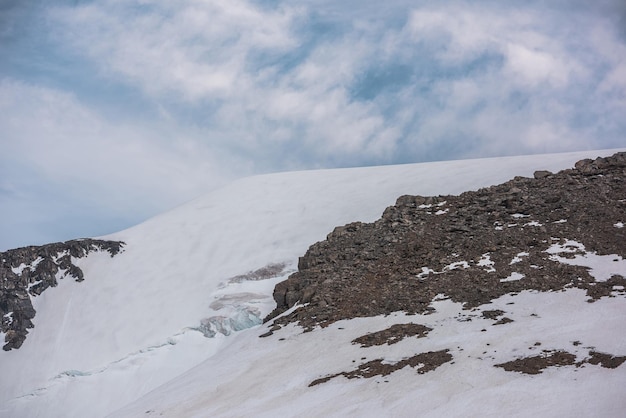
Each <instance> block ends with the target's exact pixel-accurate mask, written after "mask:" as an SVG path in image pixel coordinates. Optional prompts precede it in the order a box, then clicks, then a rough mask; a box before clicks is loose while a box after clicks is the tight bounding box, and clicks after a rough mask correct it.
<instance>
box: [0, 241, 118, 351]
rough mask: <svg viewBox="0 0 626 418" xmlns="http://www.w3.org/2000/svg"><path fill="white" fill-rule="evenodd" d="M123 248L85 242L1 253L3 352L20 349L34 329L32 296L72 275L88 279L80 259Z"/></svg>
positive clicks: (63, 243)
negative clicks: (79, 265) (78, 261)
mask: <svg viewBox="0 0 626 418" xmlns="http://www.w3.org/2000/svg"><path fill="white" fill-rule="evenodd" d="M123 246H124V243H123V242H119V241H102V240H93V239H81V240H71V241H66V242H57V243H53V244H46V245H42V246H30V247H24V248H17V249H14V250H9V251H5V252H0V316H1V318H2V322H1V325H0V330H1V331H2V332H3V333H4V334H5V337H4V338H5V341H4V342H5V344H4V346H3V347H2V349H3V350H5V351H9V350H11V349H14V348H20V346H21V345H22V343H23V342H24V340H25V339H26V335H27V334H28V329H29V328H33V327H34V325H33V322H32V319H33V318H34V317H35V313H36V312H35V309H34V308H33V304H32V301H31V298H32V297H36V296H38V295H40V294H41V293H42V292H43V291H45V290H46V289H48V288H49V287H55V286H56V285H57V283H58V280H59V279H63V278H65V277H68V276H69V277H72V278H74V279H75V280H76V281H77V282H82V281H83V280H85V277H84V274H83V271H82V270H81V269H80V267H78V266H77V265H76V260H77V259H80V258H83V257H85V256H87V255H88V254H89V253H92V252H96V251H107V252H108V253H109V254H111V257H113V256H115V255H116V254H118V253H119V252H120V251H122V247H123Z"/></svg>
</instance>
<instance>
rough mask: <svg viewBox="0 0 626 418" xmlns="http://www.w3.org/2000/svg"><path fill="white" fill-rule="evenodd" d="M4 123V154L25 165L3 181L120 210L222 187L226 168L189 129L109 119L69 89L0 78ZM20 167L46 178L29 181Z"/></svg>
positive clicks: (130, 211) (142, 209)
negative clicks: (173, 132)
mask: <svg viewBox="0 0 626 418" xmlns="http://www.w3.org/2000/svg"><path fill="white" fill-rule="evenodd" d="M0 125H1V126H3V133H2V135H1V136H0V144H1V145H2V149H3V155H2V157H1V158H2V160H4V161H6V162H8V161H10V162H11V165H12V166H13V167H16V166H17V167H21V170H20V169H17V170H16V169H13V170H12V171H8V170H7V171H6V172H5V170H2V171H3V172H4V173H3V178H4V181H6V182H11V183H21V186H23V187H26V188H27V189H28V190H26V192H28V193H32V194H34V195H36V194H37V193H40V192H41V191H42V190H44V191H45V194H46V195H48V194H50V191H51V190H55V191H54V193H53V194H58V195H59V197H61V198H63V197H64V198H67V199H75V200H76V201H78V202H82V203H81V204H84V205H94V206H100V207H101V209H106V210H110V211H111V212H112V213H118V216H135V217H136V216H142V217H145V216H147V215H148V214H151V213H155V212H158V211H161V210H164V209H165V208H167V207H168V206H169V205H171V204H172V202H180V201H183V200H187V199H191V198H193V197H195V196H197V195H198V194H199V193H202V192H203V191H205V190H207V189H208V188H210V187H212V186H213V187H214V186H216V185H217V184H219V183H220V182H222V181H223V180H224V179H223V178H222V177H220V175H219V174H218V173H220V172H221V173H225V172H226V170H225V169H224V167H219V168H218V167H217V166H216V165H215V164H214V163H213V162H212V161H213V156H212V155H210V154H207V153H206V151H205V150H202V149H198V147H197V146H195V141H193V140H191V139H190V138H185V137H184V134H183V135H181V137H178V138H177V137H170V136H169V135H168V133H167V132H162V131H161V132H160V130H159V123H158V121H157V122H155V127H154V128H150V127H146V126H141V125H134V126H129V125H126V124H125V123H120V122H119V121H115V120H107V119H104V118H103V117H101V116H99V115H98V114H97V113H95V112H94V111H93V110H92V109H90V108H88V107H87V106H85V105H84V104H82V103H80V102H79V101H78V100H77V99H76V98H75V97H74V96H73V95H71V94H68V93H66V92H62V91H58V90H55V89H51V88H44V87H37V86H32V85H28V84H25V83H22V82H17V81H14V80H10V79H4V80H2V81H0ZM16 157H18V158H17V159H16ZM3 165H4V166H6V165H7V163H3ZM22 170H23V171H24V172H32V171H34V172H35V173H36V175H37V176H38V182H40V183H39V184H37V183H36V182H33V180H32V179H31V180H30V181H29V183H28V184H23V181H22V179H21V178H20V171H22ZM189 179H194V180H193V181H189ZM168 202H169V203H168ZM42 205H45V202H42ZM164 205H166V206H164Z"/></svg>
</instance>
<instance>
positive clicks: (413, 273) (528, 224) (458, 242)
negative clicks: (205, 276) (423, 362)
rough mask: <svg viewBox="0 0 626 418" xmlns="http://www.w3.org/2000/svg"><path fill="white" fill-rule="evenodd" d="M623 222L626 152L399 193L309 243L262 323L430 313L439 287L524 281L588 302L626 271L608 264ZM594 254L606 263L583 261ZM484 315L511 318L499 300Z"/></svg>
mask: <svg viewBox="0 0 626 418" xmlns="http://www.w3.org/2000/svg"><path fill="white" fill-rule="evenodd" d="M624 223H626V153H618V154H615V155H613V156H611V157H607V158H597V159H596V160H582V161H579V162H578V163H577V164H576V165H575V168H573V169H568V170H564V171H561V172H559V173H556V174H553V173H550V172H547V171H537V172H535V175H534V178H522V177H516V178H514V179H513V180H511V181H508V182H506V183H503V184H500V185H497V186H492V187H488V188H484V189H480V190H477V191H472V192H466V193H463V194H461V195H459V196H433V197H423V196H402V197H400V198H399V199H398V200H397V202H396V204H395V205H394V206H391V207H389V208H387V210H385V212H384V214H383V216H382V218H381V219H379V220H378V221H376V222H374V223H358V222H357V223H352V224H348V225H346V226H342V227H337V228H336V229H335V230H334V231H333V232H332V233H330V234H329V235H328V237H327V239H326V240H325V241H322V242H318V243H316V244H314V245H313V246H311V247H310V249H309V250H308V251H307V252H306V254H305V255H304V256H303V257H301V258H300V261H299V266H298V267H299V271H298V272H296V273H294V274H292V275H291V276H290V277H289V278H288V280H286V281H284V282H281V283H279V284H278V285H277V286H276V288H275V290H274V299H275V300H276V303H277V308H276V309H275V310H274V312H272V314H270V315H269V316H268V317H267V318H266V322H267V321H271V320H272V319H273V323H272V325H273V327H272V328H271V331H270V332H269V333H267V334H266V335H268V334H271V332H273V331H276V330H278V329H280V328H281V327H283V326H284V325H286V324H288V323H294V322H295V323H298V324H299V325H301V326H302V327H304V328H305V329H306V330H311V329H313V328H315V327H317V326H322V327H326V326H328V325H330V324H332V323H334V322H336V321H338V320H342V319H348V318H354V317H371V316H376V315H381V314H390V313H392V312H397V311H404V312H408V313H428V312H429V310H432V306H431V303H432V302H433V301H434V300H438V299H451V300H452V301H454V302H460V303H463V304H464V305H463V306H464V308H465V309H468V310H471V309H473V308H477V307H480V306H481V305H483V304H487V303H489V302H490V301H492V300H494V299H495V298H498V297H500V296H502V295H505V294H517V293H519V292H521V291H523V290H535V291H540V292H546V291H559V290H562V289H566V288H572V287H576V288H580V289H584V290H585V291H586V293H587V295H588V301H589V302H594V301H595V300H597V299H599V298H603V297H614V296H616V295H620V294H621V295H623V294H624V289H625V288H626V278H624V277H623V276H621V275H618V274H613V273H612V272H613V271H617V268H613V269H612V266H615V267H618V266H621V265H622V264H623V263H624V262H625V261H624V259H623V257H626V229H624ZM591 258H593V259H597V260H598V262H599V264H600V265H601V266H602V268H601V269H599V270H597V271H594V270H592V269H589V268H587V267H583V265H585V263H582V262H581V260H583V259H584V260H586V261H588V260H589V259H591ZM296 304H299V307H298V309H295V310H293V311H292V312H290V313H288V314H284V315H282V316H280V317H278V318H276V316H278V315H280V314H283V313H285V312H286V311H287V310H288V309H289V308H292V307H294V306H295V305H296ZM482 315H483V316H484V317H485V318H491V319H494V321H497V322H496V324H505V323H507V322H509V321H511V320H510V319H509V318H507V317H506V312H504V311H484V312H482ZM397 337H398V338H402V335H401V334H398V336H397ZM381 338H384V339H389V338H390V335H384V337H381ZM544 357H545V356H544ZM566 360H567V359H566ZM570 360H571V359H570ZM622 361H623V360H622Z"/></svg>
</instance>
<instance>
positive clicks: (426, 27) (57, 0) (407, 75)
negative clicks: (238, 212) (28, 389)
mask: <svg viewBox="0 0 626 418" xmlns="http://www.w3.org/2000/svg"><path fill="white" fill-rule="evenodd" d="M624 115H626V3H624V2H623V1H622V0H598V1H594V2H588V1H579V0H569V1H563V0H553V1H546V0H530V1H526V2H515V3H513V2H501V1H495V0H493V1H490V0H482V1H440V2H428V1H406V0H388V1H386V2H383V3H381V2H373V1H370V2H364V1H353V0H345V1H341V2H337V1H328V0H291V1H279V0H255V1H250V0H181V1H177V2H171V1H165V0H154V1H148V0H102V1H80V0H73V1H70V0H46V1H44V0H27V1H19V0H4V1H2V2H0V251H1V250H5V249H9V248H15V247H19V246H24V245H31V244H43V243H46V242H53V241H60V240H67V239H71V238H78V237H85V236H97V235H104V234H108V233H112V232H116V231H118V230H121V229H124V228H126V227H129V226H132V225H135V224H137V223H139V222H141V221H143V220H145V219H146V218H149V217H150V216H153V215H155V214H158V213H160V212H163V211H165V210H167V209H170V208H173V207H175V206H177V205H180V204H182V203H184V202H186V201H189V200H191V199H193V198H196V197H198V196H201V195H203V194H205V193H207V192H209V191H211V190H213V189H215V188H217V187H220V186H222V185H225V184H227V183H228V182H229V181H232V180H233V179H236V178H240V177H244V176H248V175H254V174H260V173H269V172H279V171H288V170H302V169H317V168H335V167H354V166H369V165H385V164H400V163H412V162H423V161H435V160H451V159H463V158H475V157H493V156H505V155H522V154H538V153H551V152H564V151H580V150H590V149H607V148H623V147H626V117H624ZM250 204H251V205H253V204H254V202H250Z"/></svg>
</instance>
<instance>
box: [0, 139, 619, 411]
mask: <svg viewBox="0 0 626 418" xmlns="http://www.w3.org/2000/svg"><path fill="white" fill-rule="evenodd" d="M614 152H615V150H606V151H593V152H579V153H568V154H554V155H541V156H524V157H508V158H495V159H482V160H466V161H450V162H438V163H425V164H410V165H401V166H385V167H368V168H356V169H341V170H319V171H306V172H293V173H280V174H272V175H264V176H257V177H251V178H247V179H242V180H239V181H237V182H234V183H233V184H231V185H229V186H228V187H225V188H222V189H220V190H217V191H215V192H213V193H210V194H209V195H206V196H204V197H201V198H199V199H197V200H195V201H192V202H190V203H188V204H186V205H184V206H181V207H179V208H177V209H175V210H173V211H171V212H168V213H165V214H163V215H160V216H157V217H155V218H153V219H150V220H148V221H146V222H145V223H143V224H140V225H138V226H136V227H134V228H130V229H128V230H125V231H122V232H119V233H116V234H112V235H110V236H107V237H101V238H100V239H101V240H104V241H114V242H123V245H121V250H120V251H119V252H116V254H115V255H114V256H112V254H111V252H110V251H106V249H100V250H99V249H98V248H94V249H93V251H85V252H83V253H80V254H71V253H70V252H64V251H65V250H63V249H59V252H58V253H54V254H50V260H51V261H50V263H52V264H54V263H58V264H59V265H60V264H61V260H62V259H63V260H69V261H67V262H66V264H64V266H65V267H66V268H60V267H59V268H57V270H54V271H56V273H55V275H54V277H52V278H50V280H49V282H50V283H53V284H52V285H50V287H47V288H46V289H45V291H41V292H39V293H38V292H35V291H32V290H31V289H37V287H35V286H36V285H39V283H38V282H37V283H30V282H29V283H27V284H26V285H27V286H28V294H25V295H26V297H28V298H29V301H30V302H31V303H32V307H33V308H34V310H35V311H36V313H34V314H33V315H32V318H31V320H32V323H33V324H34V327H33V328H30V329H28V334H27V335H26V336H25V339H24V340H23V342H22V343H21V346H19V348H14V349H11V350H9V351H2V352H0V370H2V379H1V380H0V416H7V417H39V416H40V417H85V416H94V417H98V416H108V415H111V416H116V417H134V416H170V417H180V416H198V417H204V416H207V417H209V416H211V417H214V416H277V415H279V414H280V415H286V416H328V415H331V416H344V415H352V416H415V415H420V416H503V415H510V416H536V415H540V416H571V415H577V416H621V415H622V413H623V410H624V408H625V407H626V401H625V400H624V397H623V386H624V384H625V383H626V372H625V368H626V366H623V365H621V363H620V361H623V360H622V358H623V356H625V355H626V337H624V334H623V323H624V319H626V316H625V315H626V305H625V303H626V301H625V300H624V299H625V293H624V286H622V285H620V284H619V283H618V282H615V283H614V282H612V281H611V280H620V277H621V280H624V279H623V278H624V277H625V276H626V262H624V260H623V258H622V257H624V256H626V246H625V245H623V242H622V245H621V247H620V244H619V242H618V244H617V250H616V251H614V252H602V251H598V250H597V249H595V248H591V246H590V245H591V244H589V243H588V242H579V241H575V240H574V238H575V237H568V236H555V237H548V238H554V241H550V242H546V243H544V244H545V245H544V246H545V247H546V248H543V247H541V245H539V244H536V246H537V251H538V253H542V254H543V253H545V257H544V259H545V260H547V261H550V262H551V263H554V264H555V265H567V266H569V267H572V264H575V265H577V267H572V268H577V269H580V270H577V272H578V271H579V272H580V273H579V274H580V277H587V276H589V275H590V274H591V273H589V272H592V273H593V279H589V280H588V282H589V283H588V284H589V285H588V286H587V287H588V288H592V287H594V286H596V287H598V288H603V289H608V290H607V292H605V293H606V294H605V293H602V295H601V297H598V298H595V299H593V300H594V301H593V303H589V302H588V300H589V299H590V297H589V290H588V289H583V288H582V287H581V286H563V287H562V288H560V289H559V290H558V291H555V290H554V289H543V290H542V289H541V288H539V287H540V286H536V288H519V289H517V288H515V291H511V292H504V293H502V294H498V295H491V296H492V297H490V298H489V300H488V301H486V302H485V301H480V303H479V304H478V305H476V306H472V307H470V306H468V305H467V304H466V303H463V301H460V300H456V299H455V298H454V297H450V295H446V294H434V295H432V297H430V296H429V298H428V300H427V301H426V300H425V301H423V303H424V306H425V307H427V308H428V309H426V310H423V311H421V310H418V309H415V310H413V311H411V312H409V311H406V310H398V311H394V310H393V309H392V311H393V312H391V313H382V314H381V313H380V312H374V311H372V312H374V316H368V315H363V314H359V315H353V316H347V317H341V318H340V317H337V318H335V319H333V321H326V322H324V321H322V320H321V319H320V318H317V319H315V318H314V321H313V322H311V326H310V327H308V328H307V327H305V326H304V327H303V324H302V322H298V321H297V320H291V319H289V318H296V319H302V316H300V317H298V315H300V312H307V311H310V309H312V308H310V306H313V305H314V304H311V303H309V304H308V305H307V304H306V303H308V302H306V303H305V304H303V303H302V301H303V300H306V298H304V297H303V294H302V295H299V296H297V297H296V298H295V299H296V300H293V301H292V303H290V304H288V306H285V309H286V310H285V309H283V310H284V312H282V311H281V312H279V313H280V314H281V316H279V317H276V318H274V319H273V320H272V321H269V322H267V323H266V324H261V322H262V320H263V318H265V317H267V316H268V315H269V314H270V312H272V311H273V310H274V308H276V302H275V300H274V298H275V297H276V294H275V287H276V285H277V284H278V283H281V282H283V281H285V280H286V279H287V277H289V276H290V274H292V273H294V272H296V271H297V270H298V261H299V258H300V257H303V256H304V255H305V253H306V252H307V249H309V247H310V246H311V245H312V244H314V243H316V242H320V241H323V240H325V239H326V238H327V236H328V235H329V233H331V231H333V230H334V231H335V232H333V233H332V234H330V236H328V238H329V240H331V239H332V237H333V236H336V235H341V232H342V230H341V229H339V230H337V229H335V227H337V226H342V225H345V224H349V223H354V222H373V221H375V220H376V219H378V218H379V217H381V215H382V214H383V212H384V211H385V209H386V208H387V207H389V206H391V205H393V204H394V202H396V199H397V198H398V197H399V196H402V195H421V196H438V195H456V194H459V193H462V192H466V191H468V190H476V189H478V188H481V187H487V186H492V185H496V184H499V183H503V182H505V181H507V180H510V179H512V178H514V177H515V176H526V177H533V173H534V172H535V171H536V170H550V171H551V172H556V171H558V170H562V169H566V168H570V167H572V166H573V165H574V163H576V161H578V160H581V159H583V158H595V157H597V156H609V155H611V154H613V153H614ZM592 174H593V173H592ZM549 176H550V174H549V173H547V174H546V173H545V172H540V173H537V176H536V177H549ZM593 176H595V177H597V178H600V177H601V176H602V174H598V173H596V174H593ZM611 199H612V200H611V201H615V202H617V201H621V202H624V201H626V200H625V199H626V196H612V197H611ZM620 199H621V200H620ZM448 200H450V199H448ZM442 202H444V203H443V204H442ZM446 202H447V201H446V200H444V199H439V198H435V199H434V200H433V199H431V200H429V201H428V202H427V201H425V200H424V201H419V202H417V201H414V204H413V206H414V208H413V209H414V211H417V210H418V209H419V210H421V211H422V212H424V213H426V215H424V216H430V217H440V218H442V217H446V216H448V215H447V214H448V213H449V212H450V210H451V208H452V206H451V205H450V204H448V203H446ZM446 204H448V205H449V207H448V206H446ZM504 204H506V202H504ZM459 207H460V206H459ZM619 208H621V209H619ZM619 208H618V209H617V213H619V210H621V211H622V212H621V213H622V218H619V219H617V218H616V219H609V218H608V217H606V219H605V221H606V222H610V227H611V228H612V229H610V231H615V234H623V232H622V231H623V229H622V228H623V225H624V223H625V222H626V211H625V210H624V207H623V206H620V207H619ZM457 209H458V208H457ZM566 209H567V208H566V207H565V210H566ZM511 210H513V209H511ZM507 213H508V212H507ZM607 213H609V212H607ZM610 213H611V214H614V213H616V212H615V211H612V212H610ZM385 214H386V215H385V216H391V215H390V212H389V211H386V212H385ZM579 214H580V211H578V212H577V213H570V214H569V215H568V216H567V217H561V216H560V215H559V219H555V220H550V222H551V225H552V223H554V228H556V227H557V226H558V225H559V223H567V222H568V220H569V222H571V223H572V224H571V225H568V228H569V227H572V228H574V229H572V230H571V231H574V230H575V229H576V228H578V230H580V229H581V228H582V229H583V230H584V228H585V225H584V224H582V223H581V224H580V225H574V224H573V222H574V220H576V222H583V221H584V217H582V218H581V217H580V216H578V215H579ZM513 215H515V216H513ZM420 216H422V215H420ZM531 216H532V214H529V213H521V212H520V213H517V212H513V213H512V215H511V217H510V218H508V221H507V222H506V223H502V222H501V223H498V224H491V225H490V226H491V227H492V229H494V230H496V228H501V229H502V230H504V229H505V228H506V230H507V231H508V230H511V231H514V229H511V228H527V229H531V228H535V227H536V228H541V225H540V224H541V223H544V222H545V221H546V219H535V218H532V217H531ZM555 216H556V215H555ZM611 216H613V215H611ZM442 219H443V218H442ZM581 219H582V220H581ZM533 222H535V223H536V224H533ZM606 222H605V223H606ZM400 223H401V222H399V221H398V224H400ZM510 225H513V226H510ZM519 230H520V229H518V230H517V231H519ZM550 231H553V229H550V230H547V229H546V233H548V232H550ZM567 231H570V230H569V229H568V230H567ZM512 234H513V235H515V233H514V232H513V233H512ZM328 242H331V241H328ZM471 242H472V241H470V244H468V245H470V246H471ZM476 242H478V241H476ZM319 245H322V246H324V245H325V244H323V243H321V244H319ZM585 245H587V246H589V248H586V247H585ZM476 247H479V245H478V244H476ZM539 247H541V248H539ZM59 248H60V247H59ZM90 248H91V247H90ZM611 249H612V250H614V249H615V248H613V247H612V248H611ZM476 250H477V251H479V250H480V256H479V257H477V258H475V259H461V258H459V259H458V260H452V261H451V260H441V262H440V263H439V264H440V265H438V266H435V265H434V264H432V265H431V264H428V265H421V264H420V265H417V264H416V265H415V266H413V267H414V268H415V269H416V274H415V277H416V278H418V279H420V280H421V279H425V280H428V278H429V277H435V276H436V275H437V274H438V273H443V272H444V271H453V272H456V271H458V272H466V273H467V272H469V271H474V270H476V271H478V270H480V272H481V273H480V274H483V275H485V276H486V277H491V276H489V275H492V276H493V275H496V276H493V277H495V279H494V281H495V282H498V283H502V284H503V285H506V286H512V289H513V288H514V287H515V286H516V285H517V283H518V282H523V280H522V279H523V277H520V276H524V277H526V276H529V273H528V272H529V271H532V270H530V269H532V268H533V267H532V266H533V265H535V266H536V267H538V268H537V270H539V267H541V266H539V265H538V264H533V263H534V262H530V261H529V260H530V258H531V253H532V254H535V253H534V252H533V251H526V250H523V251H522V250H520V251H518V252H516V253H515V254H513V255H512V256H511V257H509V258H510V260H508V261H507V263H503V262H500V261H498V263H496V260H497V259H498V256H499V255H501V254H500V252H499V247H498V245H494V247H493V248H492V249H491V250H490V251H491V253H488V252H483V251H482V249H481V248H476ZM51 251H52V250H51ZM68 251H69V250H68ZM334 251H335V253H336V252H339V253H341V251H338V250H336V249H335V250H334ZM441 251H444V254H445V256H446V257H447V256H450V257H454V254H457V253H458V252H456V250H454V251H449V252H448V253H446V252H445V251H446V249H445V248H443V249H441ZM430 253H431V255H432V251H430ZM68 255H69V257H68ZM457 255H458V254H457ZM508 256H509V255H508V254H507V257H508ZM607 256H610V257H609V258H607ZM63 257H65V258H63ZM338 257H339V255H338ZM501 257H504V255H501ZM533 257H534V255H533ZM44 258H45V257H38V258H35V259H33V260H32V261H31V262H30V263H22V264H20V265H8V264H7V266H6V269H7V271H8V270H10V271H11V274H13V275H16V276H19V277H22V276H23V275H24V274H25V272H26V275H25V276H23V277H24V278H23V279H22V281H28V280H29V279H28V277H27V276H29V275H30V276H33V277H34V276H35V275H36V271H37V267H38V265H39V264H41V263H43V261H42V260H43V259H44ZM339 258H341V257H339ZM344 259H345V257H344ZM70 261H71V263H70V264H71V265H72V266H74V269H73V270H72V271H74V272H77V271H80V280H81V281H80V282H78V281H77V280H74V279H73V278H78V273H76V275H68V272H69V271H70V270H69V268H70V264H67V263H69V262H70ZM509 261H510V263H511V264H510V265H511V266H515V265H519V266H521V265H526V270H524V274H522V273H520V272H521V271H522V270H521V267H520V269H517V266H515V268H513V267H510V268H509V267H507V268H504V267H503V266H504V265H505V264H506V265H509ZM547 261H546V262H547ZM2 262H3V263H8V261H6V260H4V259H3V260H2ZM361 264H362V263H359V265H361ZM466 266H467V267H466ZM300 267H309V266H302V265H301V266H300ZM587 267H590V268H591V270H589V269H588V268H587ZM76 269H78V270H76ZM402 269H403V270H406V266H402ZM468 269H469V270H468ZM472 269H474V270H472ZM498 269H499V271H500V272H498ZM300 270H302V268H301V269H300ZM491 270H493V271H491ZM509 270H511V271H509ZM505 271H506V274H505ZM331 273H332V274H335V272H334V271H332V272H331V270H330V269H320V270H319V271H318V272H317V274H318V276H319V275H320V274H322V275H324V274H327V275H329V276H330V275H331ZM422 273H423V276H420V274H422ZM513 273H517V275H515V274H513ZM596 273H597V275H596ZM7 274H9V273H7ZM298 274H301V273H298ZM455 274H456V273H455ZM459 274H460V273H459ZM500 276H502V277H500ZM292 277H297V275H294V276H292ZM442 277H443V276H442ZM538 277H541V276H540V275H537V278H533V277H527V279H528V280H531V279H532V280H535V281H536V280H539V279H538ZM31 278H32V277H31ZM290 281H293V279H290ZM55 282H56V283H58V285H56V286H55V285H54V283H55ZM285 283H289V282H285ZM591 283H597V284H595V285H594V284H591ZM604 283H607V284H604ZM609 285H610V287H609V288H607V286H609ZM281 286H285V285H283V284H281ZM459 286H463V282H462V281H459ZM301 287H302V289H305V287H304V286H301ZM358 287H359V285H356V286H355V289H354V292H355V293H357V292H358V290H359V289H358ZM276 288H277V289H280V286H279V287H276ZM433 289H434V288H433ZM292 290H293V289H292ZM487 290H488V289H487ZM546 290H548V291H546ZM371 293H373V294H372V295H371V298H372V299H375V298H376V297H377V296H376V294H375V292H372V291H369V293H368V294H371ZM292 294H296V295H297V292H296V293H292ZM285 295H286V294H285ZM285 295H283V296H285ZM342 295H343V293H342ZM285 297H286V296H285ZM342 297H343V296H342ZM397 299H398V300H400V299H401V295H399V294H397ZM298 302H299V303H298ZM316 303H317V302H316ZM3 309H4V308H3ZM7 310H8V309H7ZM311 312H312V311H311ZM317 315H319V313H318V314H317ZM16 317H17V316H16V314H14V313H11V312H7V313H6V314H4V318H3V324H11V323H12V321H15V320H16V319H15V318H16ZM315 321H317V322H315ZM7 326H8V325H7ZM3 329H8V328H7V327H5V328H3ZM305 330H306V332H305ZM7 335H8V332H7ZM261 335H266V336H265V337H263V338H259V336H261ZM0 337H1V338H2V339H3V340H4V339H5V337H6V336H5V335H2V336H0ZM557 366H560V367H557ZM532 373H534V374H532Z"/></svg>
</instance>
